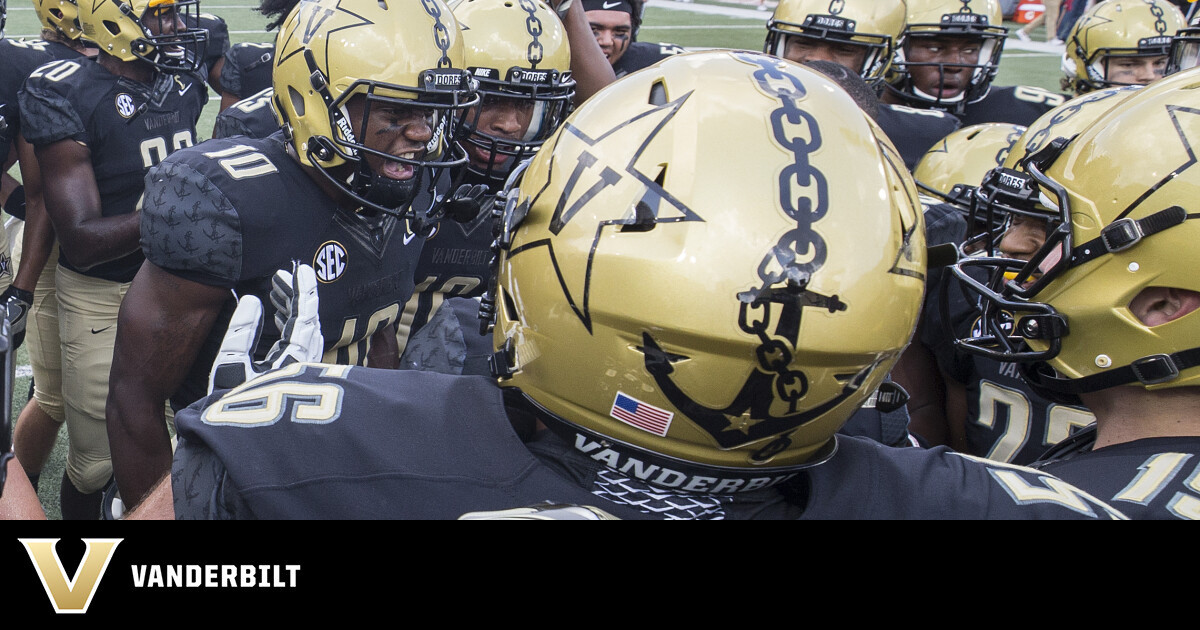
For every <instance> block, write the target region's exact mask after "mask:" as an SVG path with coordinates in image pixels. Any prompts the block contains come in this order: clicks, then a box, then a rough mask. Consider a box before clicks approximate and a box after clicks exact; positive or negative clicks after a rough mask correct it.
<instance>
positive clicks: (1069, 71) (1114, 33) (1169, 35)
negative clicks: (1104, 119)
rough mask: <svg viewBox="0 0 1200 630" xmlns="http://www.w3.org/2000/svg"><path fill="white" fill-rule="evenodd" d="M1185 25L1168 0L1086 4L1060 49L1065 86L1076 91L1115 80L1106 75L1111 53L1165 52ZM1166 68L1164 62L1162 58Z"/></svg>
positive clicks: (1113, 0)
mask: <svg viewBox="0 0 1200 630" xmlns="http://www.w3.org/2000/svg"><path fill="white" fill-rule="evenodd" d="M1184 26H1185V22H1184V17H1183V13H1182V12H1181V11H1180V10H1179V9H1178V8H1177V7H1176V6H1175V5H1173V4H1171V3H1170V2H1167V1H1166V0H1107V1H1106V2H1101V3H1099V4H1097V5H1096V6H1094V7H1092V8H1091V9H1089V10H1088V11H1087V12H1085V13H1084V14H1083V15H1082V16H1080V18H1079V20H1078V21H1077V22H1075V26H1074V27H1073V28H1072V29H1071V33H1070V34H1069V35H1068V36H1067V42H1066V51H1065V52H1064V53H1063V61H1062V69H1063V74H1064V75H1065V76H1064V78H1063V87H1064V89H1070V90H1073V91H1075V92H1076V93H1084V92H1088V91H1091V90H1098V89H1101V88H1105V87H1111V86H1113V85H1119V84H1118V83H1115V82H1113V81H1110V80H1109V79H1108V70H1107V65H1106V63H1107V61H1108V60H1109V58H1111V57H1158V56H1162V57H1164V62H1165V58H1166V57H1167V55H1168V53H1169V52H1170V46H1171V41H1172V39H1173V37H1174V36H1175V34H1176V32H1177V31H1179V29H1181V28H1183V27H1184ZM1164 68H1165V63H1164Z"/></svg>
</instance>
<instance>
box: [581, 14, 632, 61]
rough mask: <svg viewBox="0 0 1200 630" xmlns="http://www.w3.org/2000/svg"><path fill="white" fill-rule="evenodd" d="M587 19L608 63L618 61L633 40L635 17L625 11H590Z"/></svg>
mask: <svg viewBox="0 0 1200 630" xmlns="http://www.w3.org/2000/svg"><path fill="white" fill-rule="evenodd" d="M587 20H588V23H589V24H591V25H592V35H594V36H595V37H596V43H597V44H600V50H601V51H602V52H603V53H604V56H605V57H606V58H607V59H608V63H610V64H614V63H617V61H618V60H619V59H621V55H624V54H625V51H626V50H628V49H629V42H630V41H632V40H633V17H632V16H630V15H629V14H628V13H625V12H624V11H588V12H587Z"/></svg>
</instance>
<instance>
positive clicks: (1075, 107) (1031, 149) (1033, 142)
mask: <svg viewBox="0 0 1200 630" xmlns="http://www.w3.org/2000/svg"><path fill="white" fill-rule="evenodd" d="M1124 94H1125V91H1124V90H1120V91H1111V90H1109V91H1103V92H1093V93H1091V94H1089V95H1087V96H1084V97H1081V98H1077V99H1073V100H1071V101H1068V103H1067V105H1066V106H1065V107H1063V109H1062V110H1061V111H1059V112H1056V113H1055V114H1054V115H1053V116H1051V117H1050V124H1049V125H1046V126H1045V127H1043V128H1041V129H1038V130H1037V131H1035V132H1034V133H1033V136H1032V137H1030V138H1029V142H1027V143H1025V154H1026V155H1033V154H1034V153H1037V152H1038V151H1039V150H1041V148H1042V147H1044V146H1046V144H1047V143H1049V142H1050V141H1051V140H1053V139H1054V136H1052V135H1051V134H1052V132H1053V131H1054V129H1055V128H1056V127H1057V126H1058V125H1061V124H1062V123H1065V122H1067V121H1068V120H1071V118H1073V117H1074V116H1075V114H1078V113H1079V110H1081V109H1083V108H1084V106H1086V105H1088V104H1090V103H1095V102H1096V101H1101V100H1104V99H1108V98H1112V97H1114V96H1118V95H1124Z"/></svg>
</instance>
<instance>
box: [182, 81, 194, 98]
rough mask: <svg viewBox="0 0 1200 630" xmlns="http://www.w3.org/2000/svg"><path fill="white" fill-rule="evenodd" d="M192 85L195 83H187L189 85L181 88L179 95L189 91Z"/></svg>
mask: <svg viewBox="0 0 1200 630" xmlns="http://www.w3.org/2000/svg"><path fill="white" fill-rule="evenodd" d="M192 85H193V84H191V83H189V84H187V87H185V88H182V89H180V90H179V95H180V96H183V95H184V94H187V91H188V90H190V89H192Z"/></svg>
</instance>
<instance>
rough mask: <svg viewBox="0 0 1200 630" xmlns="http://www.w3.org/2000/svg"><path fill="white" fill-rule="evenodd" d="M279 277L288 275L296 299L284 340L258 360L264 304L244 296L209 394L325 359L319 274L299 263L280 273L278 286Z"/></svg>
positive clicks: (292, 300) (210, 380)
mask: <svg viewBox="0 0 1200 630" xmlns="http://www.w3.org/2000/svg"><path fill="white" fill-rule="evenodd" d="M279 274H284V275H283V276H282V277H283V278H286V283H287V284H289V285H290V295H291V297H290V299H289V300H288V304H287V312H288V315H287V318H286V320H285V321H284V323H283V326H281V327H280V331H281V332H282V335H281V336H280V337H279V341H276V342H275V345H273V346H271V350H270V352H268V353H267V358H266V359H265V360H263V361H259V362H255V361H254V347H255V346H256V345H258V338H259V335H261V334H262V323H263V313H262V302H260V301H259V299H258V298H256V297H254V296H253V295H247V296H243V297H242V298H241V299H240V300H238V305H237V310H235V311H234V312H233V317H232V318H230V320H229V330H228V331H226V333H225V338H224V339H223V340H222V341H221V349H220V351H218V352H217V359H216V361H214V362H213V368H212V371H211V372H210V373H209V376H208V393H210V394H211V393H212V392H213V391H215V390H218V389H231V388H234V387H237V386H238V385H241V384H242V383H244V382H246V381H247V380H250V379H251V378H254V377H256V376H258V375H259V374H262V373H264V372H267V371H269V370H273V369H276V368H281V367H284V366H286V365H291V364H293V363H297V362H303V363H315V362H319V361H320V360H321V356H322V354H323V353H324V351H325V339H324V337H322V336H321V318H320V313H319V311H318V309H317V307H318V302H317V274H316V272H315V271H313V268H312V267H310V266H308V265H298V266H296V267H295V268H294V272H288V271H285V270H280V271H279V272H278V273H277V274H276V278H275V279H273V283H274V281H275V280H277V279H279V278H280V275H279Z"/></svg>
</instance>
